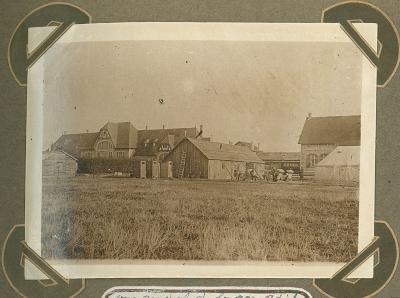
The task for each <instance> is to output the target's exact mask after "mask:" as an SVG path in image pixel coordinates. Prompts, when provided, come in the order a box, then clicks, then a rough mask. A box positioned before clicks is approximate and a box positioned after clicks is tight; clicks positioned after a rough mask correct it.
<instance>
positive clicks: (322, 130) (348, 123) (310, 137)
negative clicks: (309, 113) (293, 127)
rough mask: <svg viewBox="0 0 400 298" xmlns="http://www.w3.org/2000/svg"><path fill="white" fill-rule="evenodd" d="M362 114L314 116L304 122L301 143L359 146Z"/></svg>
mask: <svg viewBox="0 0 400 298" xmlns="http://www.w3.org/2000/svg"><path fill="white" fill-rule="evenodd" d="M360 139H361V116H359V115H357V116H334V117H312V118H309V119H307V120H306V122H305V123H304V127H303V131H302V132H301V135H300V138H299V144H303V145H313V144H314V145H315V144H334V145H342V146H359V145H360Z"/></svg>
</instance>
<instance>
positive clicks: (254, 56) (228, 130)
mask: <svg viewBox="0 0 400 298" xmlns="http://www.w3.org/2000/svg"><path fill="white" fill-rule="evenodd" d="M44 58H45V89H44V127H45V131H44V148H43V149H46V148H48V147H49V145H50V144H51V142H54V141H55V140H56V139H57V138H58V137H59V136H60V135H61V134H62V133H63V131H66V132H67V133H79V132H85V131H87V130H88V131H90V132H95V131H98V130H99V129H100V128H101V127H102V126H103V125H104V124H105V123H106V122H107V121H115V122H118V121H130V122H132V124H133V125H134V126H135V127H136V128H137V129H144V128H145V126H146V125H147V126H148V127H149V128H161V127H162V125H163V124H164V125H165V126H166V127H167V128H174V127H193V126H195V125H197V127H199V125H200V124H203V126H204V134H205V136H211V137H212V139H213V140H214V141H220V142H228V141H232V142H236V141H238V140H243V141H253V142H254V143H255V144H257V143H260V144H261V149H263V150H264V151H299V150H300V146H299V145H298V144H297V142H298V138H299V135H300V133H301V129H302V127H303V124H304V120H305V118H306V116H307V114H308V113H312V115H313V116H332V115H359V114H360V107H361V101H360V99H361V52H360V51H359V50H358V49H357V48H356V47H355V46H354V45H353V44H352V43H298V42H292V43H283V42H227V41H213V42H210V41H184V42H182V41H125V42H90V43H71V44H68V45H65V44H64V45H57V44H56V45H55V46H53V47H52V48H51V49H50V50H49V51H48V52H47V53H46V55H45V56H44ZM160 98H163V99H164V100H165V102H164V104H160V103H159V99H160Z"/></svg>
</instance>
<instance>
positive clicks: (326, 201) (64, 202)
mask: <svg viewBox="0 0 400 298" xmlns="http://www.w3.org/2000/svg"><path fill="white" fill-rule="evenodd" d="M357 198H358V190H357V189H356V188H343V187H339V186H318V185H313V184H284V183H282V184H269V183H265V182H256V183H247V182H240V183H234V182H213V181H178V180H150V179H147V180H139V179H132V178H92V177H75V178H64V179H45V180H44V181H43V205H42V255H43V256H44V257H46V258H74V259H82V258H85V259H87V258H90V259H93V258H101V259H104V258H106V259H125V258H129V259H175V260H176V259H185V260H269V261H282V260H285V261H337V262H345V261H348V260H349V259H350V258H352V257H353V256H355V254H356V252H357V229H358V224H357V222H358V199H357Z"/></svg>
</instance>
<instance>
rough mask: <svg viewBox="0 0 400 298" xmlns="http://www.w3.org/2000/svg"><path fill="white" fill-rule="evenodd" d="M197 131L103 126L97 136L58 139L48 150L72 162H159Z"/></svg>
mask: <svg viewBox="0 0 400 298" xmlns="http://www.w3.org/2000/svg"><path fill="white" fill-rule="evenodd" d="M200 131H202V126H200ZM200 131H199V130H198V129H197V128H196V127H189V128H173V129H166V128H162V129H143V130H138V129H136V128H135V127H134V126H133V125H132V124H131V123H130V122H118V123H114V122H107V123H106V124H105V125H104V126H103V127H102V128H101V129H100V131H99V132H95V133H80V134H65V135H62V136H61V137H60V138H59V139H58V140H57V141H56V142H55V143H54V144H53V145H52V148H51V149H52V150H59V151H64V152H66V153H68V154H70V155H71V156H73V157H75V158H87V159H92V158H109V159H128V158H133V157H134V158H135V159H144V160H162V159H163V157H164V156H165V155H166V154H167V153H168V152H170V151H171V150H172V149H173V148H174V146H175V145H176V144H177V143H179V142H180V141H181V140H182V139H183V138H185V137H189V138H194V137H196V136H198V135H199V133H200ZM200 137H201V136H200Z"/></svg>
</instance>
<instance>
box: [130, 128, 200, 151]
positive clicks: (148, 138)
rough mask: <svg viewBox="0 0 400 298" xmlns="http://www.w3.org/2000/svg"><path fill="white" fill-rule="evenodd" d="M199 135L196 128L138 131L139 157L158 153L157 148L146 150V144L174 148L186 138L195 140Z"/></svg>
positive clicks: (149, 147)
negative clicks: (164, 145) (167, 144)
mask: <svg viewBox="0 0 400 298" xmlns="http://www.w3.org/2000/svg"><path fill="white" fill-rule="evenodd" d="M197 134H198V131H197V128H196V127H189V128H171V129H167V128H164V129H143V130H138V141H137V150H136V154H137V155H152V154H154V151H157V147H156V148H153V146H148V148H146V147H145V146H144V144H145V143H146V142H147V143H150V144H151V145H152V144H153V143H156V145H158V144H165V143H169V145H170V146H171V147H172V148H173V147H175V146H176V145H177V144H178V143H179V142H180V141H182V140H183V139H184V138H185V137H188V138H194V137H195V136H196V135H197Z"/></svg>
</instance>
